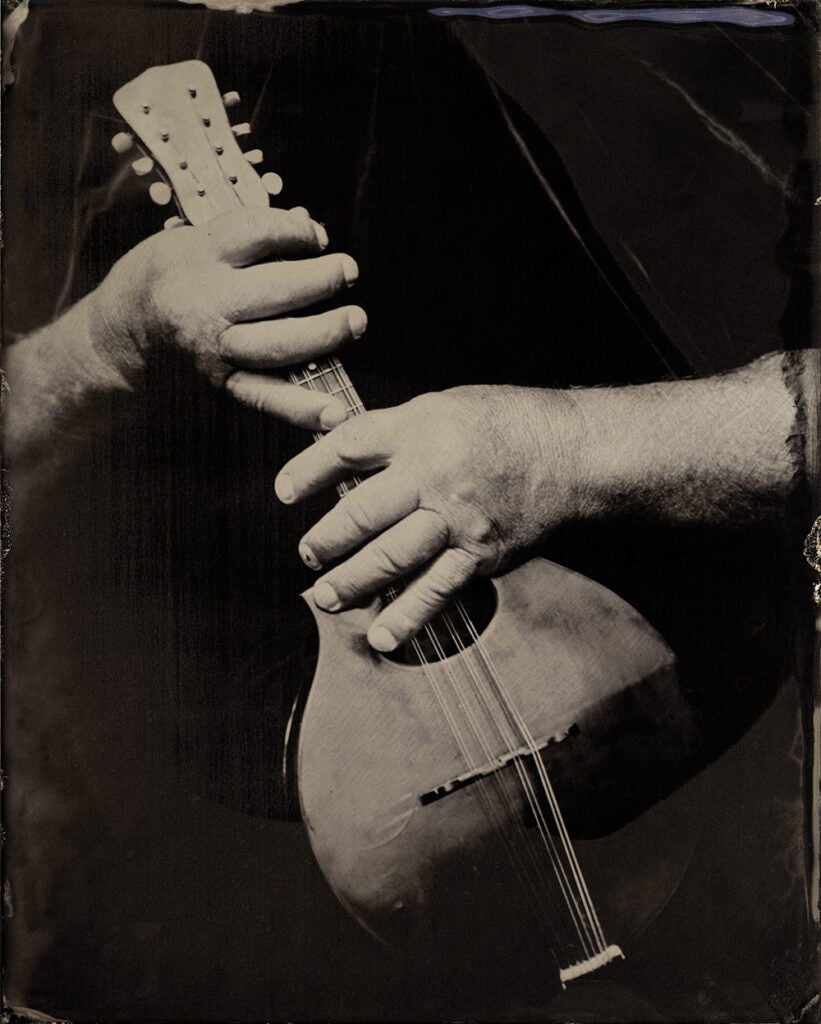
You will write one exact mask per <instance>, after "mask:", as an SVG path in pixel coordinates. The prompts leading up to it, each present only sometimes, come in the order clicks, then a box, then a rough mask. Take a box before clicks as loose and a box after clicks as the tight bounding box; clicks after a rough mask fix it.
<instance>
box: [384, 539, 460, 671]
mask: <svg viewBox="0 0 821 1024" xmlns="http://www.w3.org/2000/svg"><path fill="white" fill-rule="evenodd" d="M478 567H479V560H478V558H476V557H475V556H474V555H471V554H470V553H469V552H467V551H464V550H463V549H461V548H448V549H447V550H446V551H444V552H443V553H442V554H441V555H439V557H438V558H436V559H435V560H434V561H433V562H432V564H431V565H430V566H429V567H428V568H427V569H426V570H425V571H424V572H423V573H422V574H421V575H420V576H419V577H418V578H417V579H415V580H414V581H413V583H411V584H410V586H409V587H408V588H407V590H404V591H403V592H402V593H401V594H400V595H399V597H397V598H396V600H395V601H392V602H391V603H390V604H389V605H387V607H386V608H385V609H384V610H383V611H382V612H381V613H380V614H379V615H377V617H376V618H375V619H374V621H373V623H372V625H371V628H370V629H369V630H368V643H370V645H371V647H373V648H374V650H377V651H382V652H383V653H385V654H387V653H389V652H390V651H393V650H395V649H396V648H397V647H398V646H399V645H400V644H403V643H406V642H407V641H408V640H410V639H411V637H413V636H415V635H416V634H417V633H418V632H419V630H420V629H422V628H423V627H424V626H425V625H426V623H428V622H430V620H431V619H432V618H433V617H434V616H435V615H436V614H437V613H438V612H440V611H441V610H442V609H443V608H444V607H445V606H446V605H447V604H448V603H449V602H450V600H451V598H453V597H454V595H455V594H456V593H457V591H458V590H460V589H461V588H462V587H463V586H464V585H465V584H466V583H467V582H468V580H469V579H471V578H472V577H473V576H475V575H476V572H477V569H478Z"/></svg>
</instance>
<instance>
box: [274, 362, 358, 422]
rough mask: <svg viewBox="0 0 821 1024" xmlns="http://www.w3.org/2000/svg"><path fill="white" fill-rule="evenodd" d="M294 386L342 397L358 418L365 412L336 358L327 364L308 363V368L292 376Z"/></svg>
mask: <svg viewBox="0 0 821 1024" xmlns="http://www.w3.org/2000/svg"><path fill="white" fill-rule="evenodd" d="M290 380H291V383H292V384H297V385H298V386H299V387H303V388H309V389H310V390H312V391H319V392H321V393H322V394H324V395H340V396H342V398H343V400H344V402H345V404H346V405H347V407H348V411H349V412H351V413H353V415H354V416H358V415H359V414H360V413H363V412H365V405H364V403H363V402H362V400H361V399H360V397H359V395H358V394H357V392H356V388H355V387H354V386H353V384H352V383H351V378H350V377H349V376H348V374H347V371H346V370H345V368H344V367H343V366H342V363H340V362H339V360H338V359H337V358H336V357H333V358H331V359H329V360H328V361H327V362H325V363H308V364H307V366H305V367H302V368H301V369H299V370H295V371H294V372H293V373H291V374H290Z"/></svg>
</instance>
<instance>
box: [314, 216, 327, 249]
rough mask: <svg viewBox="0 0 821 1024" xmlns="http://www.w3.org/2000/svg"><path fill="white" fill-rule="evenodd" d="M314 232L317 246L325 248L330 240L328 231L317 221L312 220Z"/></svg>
mask: <svg viewBox="0 0 821 1024" xmlns="http://www.w3.org/2000/svg"><path fill="white" fill-rule="evenodd" d="M314 234H315V235H316V240H317V242H319V248H320V249H327V248H328V244H329V242H330V239H329V238H328V232H327V231H326V230H325V228H323V226H322V225H321V224H319V223H317V221H314Z"/></svg>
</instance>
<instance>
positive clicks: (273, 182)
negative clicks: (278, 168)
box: [261, 171, 283, 196]
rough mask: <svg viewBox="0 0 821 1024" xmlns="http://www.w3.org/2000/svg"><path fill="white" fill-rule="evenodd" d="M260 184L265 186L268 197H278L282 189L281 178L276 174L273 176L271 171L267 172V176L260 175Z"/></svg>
mask: <svg viewBox="0 0 821 1024" xmlns="http://www.w3.org/2000/svg"><path fill="white" fill-rule="evenodd" d="M261 180H262V184H263V185H264V186H265V191H266V192H267V193H268V195H270V196H278V195H279V193H280V192H281V191H282V189H283V181H282V178H280V176H279V175H278V174H274V172H273V171H268V173H267V174H263V175H262V179H261Z"/></svg>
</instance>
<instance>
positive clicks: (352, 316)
mask: <svg viewBox="0 0 821 1024" xmlns="http://www.w3.org/2000/svg"><path fill="white" fill-rule="evenodd" d="M348 326H349V327H350V329H351V336H352V337H354V338H361V337H362V335H363V334H364V333H365V331H366V330H367V328H368V315H367V313H366V312H365V310H364V309H360V308H359V306H354V308H353V309H351V310H349V312H348Z"/></svg>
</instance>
